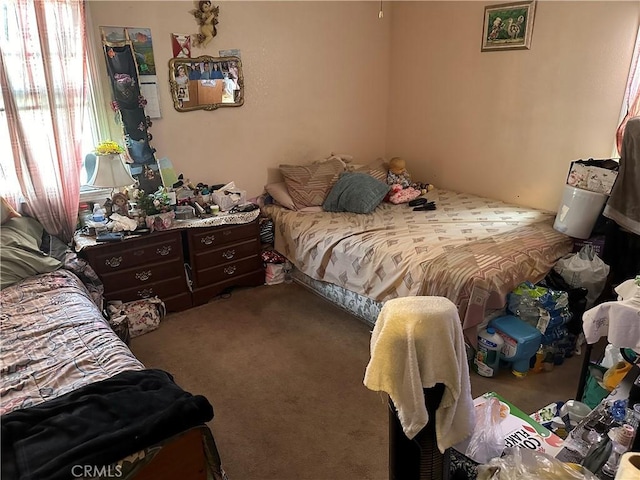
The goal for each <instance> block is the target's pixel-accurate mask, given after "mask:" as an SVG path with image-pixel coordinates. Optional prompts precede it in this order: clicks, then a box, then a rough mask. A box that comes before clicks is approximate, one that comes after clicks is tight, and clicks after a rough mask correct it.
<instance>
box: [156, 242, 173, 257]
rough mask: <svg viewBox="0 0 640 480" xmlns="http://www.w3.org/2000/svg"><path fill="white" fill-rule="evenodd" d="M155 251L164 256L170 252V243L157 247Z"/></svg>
mask: <svg viewBox="0 0 640 480" xmlns="http://www.w3.org/2000/svg"><path fill="white" fill-rule="evenodd" d="M156 253H157V254H158V255H162V256H163V257H165V256H167V255H169V254H170V253H171V245H164V246H162V247H159V248H158V249H157V250H156Z"/></svg>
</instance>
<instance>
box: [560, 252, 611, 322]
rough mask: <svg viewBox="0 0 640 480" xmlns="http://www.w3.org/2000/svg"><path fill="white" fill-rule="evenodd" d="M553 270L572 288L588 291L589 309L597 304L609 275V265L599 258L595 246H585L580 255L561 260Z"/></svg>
mask: <svg viewBox="0 0 640 480" xmlns="http://www.w3.org/2000/svg"><path fill="white" fill-rule="evenodd" d="M553 269H554V270H555V271H556V272H558V273H559V274H560V276H561V277H562V278H563V279H564V281H565V282H567V283H568V284H569V285H570V286H571V287H573V288H580V287H582V288H586V289H587V309H589V308H591V307H593V305H594V304H595V303H596V300H597V299H598V297H599V296H600V294H601V293H602V290H603V289H604V286H605V284H606V282H607V276H608V275H609V265H607V264H606V263H604V262H603V261H602V259H601V258H600V257H598V255H597V254H596V252H595V250H594V248H593V245H585V246H584V247H582V248H581V249H580V251H579V252H578V253H572V254H570V255H567V256H565V257H563V258H561V259H560V260H558V263H556V265H555V266H554V267H553Z"/></svg>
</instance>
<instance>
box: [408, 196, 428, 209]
mask: <svg viewBox="0 0 640 480" xmlns="http://www.w3.org/2000/svg"><path fill="white" fill-rule="evenodd" d="M425 203H427V199H426V198H424V197H418V198H415V199H413V200H411V201H410V202H409V206H410V207H417V206H419V205H424V204H425Z"/></svg>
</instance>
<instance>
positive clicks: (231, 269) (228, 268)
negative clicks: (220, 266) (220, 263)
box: [224, 265, 236, 275]
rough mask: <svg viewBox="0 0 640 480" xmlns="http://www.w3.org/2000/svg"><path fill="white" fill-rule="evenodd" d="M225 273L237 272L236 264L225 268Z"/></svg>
mask: <svg viewBox="0 0 640 480" xmlns="http://www.w3.org/2000/svg"><path fill="white" fill-rule="evenodd" d="M224 273H226V274H227V275H233V274H234V273H236V266H235V265H230V266H228V267H225V268H224Z"/></svg>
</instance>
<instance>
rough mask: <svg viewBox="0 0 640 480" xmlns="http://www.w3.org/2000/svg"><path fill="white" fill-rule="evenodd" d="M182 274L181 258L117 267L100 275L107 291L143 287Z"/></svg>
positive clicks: (181, 275)
mask: <svg viewBox="0 0 640 480" xmlns="http://www.w3.org/2000/svg"><path fill="white" fill-rule="evenodd" d="M183 276H184V264H183V263H182V261H181V260H179V259H178V260H174V261H172V262H161V263H152V264H147V265H138V266H136V267H133V268H127V269H118V270H117V271H115V272H109V273H103V274H102V275H101V276H100V279H101V280H102V283H103V284H104V288H105V290H107V291H115V290H122V289H126V288H132V287H140V288H143V287H145V286H148V285H152V284H154V283H156V282H159V281H162V280H166V279H168V278H178V277H180V278H181V277H183Z"/></svg>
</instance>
